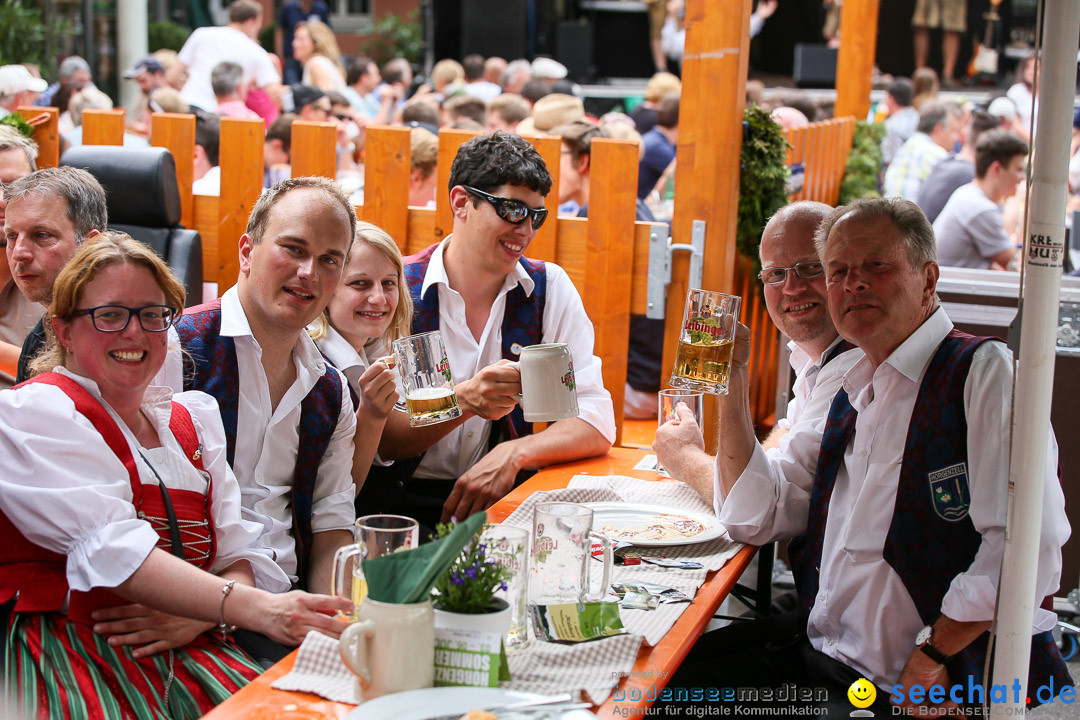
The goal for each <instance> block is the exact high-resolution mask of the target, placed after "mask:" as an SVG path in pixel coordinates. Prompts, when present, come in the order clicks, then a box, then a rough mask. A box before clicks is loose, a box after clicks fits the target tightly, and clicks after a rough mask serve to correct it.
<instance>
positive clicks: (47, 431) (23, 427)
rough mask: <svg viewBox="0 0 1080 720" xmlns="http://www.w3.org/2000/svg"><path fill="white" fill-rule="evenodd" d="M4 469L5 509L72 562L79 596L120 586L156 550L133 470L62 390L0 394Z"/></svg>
mask: <svg viewBox="0 0 1080 720" xmlns="http://www.w3.org/2000/svg"><path fill="white" fill-rule="evenodd" d="M0 466H2V467H3V468H4V472H3V473H0V509H2V510H3V512H4V514H5V515H6V516H7V518H8V519H9V520H10V521H11V522H12V523H13V524H14V525H15V527H16V528H18V530H19V531H20V532H21V533H22V534H23V535H24V536H26V538H27V539H28V540H29V541H31V542H33V543H34V544H36V545H39V546H41V547H43V548H45V549H46V550H51V551H53V552H56V553H60V554H62V555H65V556H67V580H68V584H69V585H70V587H71V589H72V590H79V591H87V590H90V589H91V588H93V587H106V588H112V587H116V586H118V585H120V584H121V583H123V582H124V581H125V580H127V579H128V578H129V577H130V576H131V575H132V573H134V572H135V570H136V569H138V567H139V566H140V565H141V564H142V563H143V561H144V560H145V559H146V557H147V555H149V554H150V551H151V550H153V548H154V546H155V545H156V544H157V541H158V535H157V533H156V532H155V531H154V530H153V528H151V527H150V525H149V524H148V523H147V522H145V521H143V520H140V519H138V517H137V516H136V513H135V507H134V506H133V505H132V494H131V480H130V475H129V474H128V470H127V468H125V467H124V465H123V463H121V462H120V460H119V459H117V457H116V455H115V454H114V453H113V452H112V450H110V449H109V447H108V446H107V445H106V444H105V441H104V440H103V439H102V436H101V434H100V433H99V432H98V431H97V430H95V429H94V427H93V426H92V425H91V424H90V422H89V421H88V420H87V419H86V418H85V417H84V416H83V415H82V414H81V413H79V412H78V411H77V410H76V409H75V404H74V403H73V402H72V401H71V399H70V398H68V396H67V395H66V394H64V393H63V392H62V391H61V390H59V389H58V388H55V387H52V386H48V385H39V384H33V385H28V386H25V387H22V388H19V389H17V390H5V391H4V392H2V393H0Z"/></svg>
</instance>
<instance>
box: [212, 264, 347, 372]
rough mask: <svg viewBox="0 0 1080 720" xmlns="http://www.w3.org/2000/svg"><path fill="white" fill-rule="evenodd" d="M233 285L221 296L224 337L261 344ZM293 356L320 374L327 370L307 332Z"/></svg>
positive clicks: (302, 334) (298, 343)
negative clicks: (244, 338) (240, 338)
mask: <svg viewBox="0 0 1080 720" xmlns="http://www.w3.org/2000/svg"><path fill="white" fill-rule="evenodd" d="M236 288H237V286H236V285H233V286H232V287H231V288H229V289H228V290H226V291H225V294H224V295H222V296H221V330H220V332H219V334H220V335H221V336H222V337H234V338H235V337H248V338H251V341H252V342H254V343H255V345H256V346H258V345H259V341H258V340H256V339H255V336H254V335H253V334H252V332H251V323H249V322H248V319H247V314H246V313H245V312H244V306H243V305H242V304H241V303H240V293H239V291H238V290H237V289H236ZM293 356H294V358H295V360H296V361H297V362H299V363H300V364H302V365H303V366H305V367H308V368H311V369H312V370H314V371H315V372H316V373H318V374H319V375H322V374H323V373H325V372H326V361H325V360H324V359H323V356H322V353H321V352H319V348H317V347H315V341H314V340H312V339H311V336H310V335H308V334H307V333H306V332H301V333H300V336H299V337H298V338H297V339H296V344H295V345H294V346H293Z"/></svg>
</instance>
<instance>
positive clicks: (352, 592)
mask: <svg viewBox="0 0 1080 720" xmlns="http://www.w3.org/2000/svg"><path fill="white" fill-rule="evenodd" d="M353 537H354V538H355V539H356V542H355V543H353V544H352V545H345V546H343V547H340V548H338V550H337V552H336V553H334V566H333V568H332V570H331V575H330V588H331V592H332V593H333V595H334V596H336V597H343V598H347V599H349V600H352V603H353V605H356V606H357V607H359V606H360V604H361V603H362V602H364V598H366V597H367V579H366V578H365V577H364V570H363V568H362V567H361V565H360V561H361V560H364V559H367V558H377V557H382V556H383V555H389V554H390V553H393V552H398V551H399V550H413V549H415V548H416V546H417V544H418V543H419V542H420V525H419V523H417V522H416V521H415V520H413V519H412V518H411V517H405V516H404V515H365V516H363V517H362V518H359V519H358V520H357V521H356V524H355V527H354V529H353Z"/></svg>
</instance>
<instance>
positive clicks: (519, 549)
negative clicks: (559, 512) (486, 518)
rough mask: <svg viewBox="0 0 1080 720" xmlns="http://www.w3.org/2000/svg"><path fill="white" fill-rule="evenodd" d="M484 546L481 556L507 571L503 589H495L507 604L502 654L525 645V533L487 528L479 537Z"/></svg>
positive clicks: (513, 528) (499, 526)
mask: <svg viewBox="0 0 1080 720" xmlns="http://www.w3.org/2000/svg"><path fill="white" fill-rule="evenodd" d="M481 541H482V542H483V543H484V545H485V546H486V547H487V550H486V552H485V557H487V558H488V559H489V560H494V561H495V562H497V563H499V564H500V565H502V566H503V567H506V568H509V569H510V573H511V574H510V577H509V578H508V579H507V581H506V590H499V591H498V592H496V593H495V597H501V598H502V599H504V600H506V602H507V603H508V604H509V605H510V631H509V632H508V633H507V635H506V638H505V640H504V643H505V646H506V652H508V653H512V652H516V651H518V650H521V649H523V648H525V647H526V646H527V645H528V644H529V625H528V617H527V615H526V613H525V590H526V588H527V587H528V585H529V576H528V558H529V531H528V530H525V529H523V528H517V527H514V526H513V525H489V526H488V527H487V528H486V529H485V530H484V534H483V535H482V536H481Z"/></svg>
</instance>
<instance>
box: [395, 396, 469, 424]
mask: <svg viewBox="0 0 1080 720" xmlns="http://www.w3.org/2000/svg"><path fill="white" fill-rule="evenodd" d="M405 405H406V407H408V409H409V424H410V425H412V426H413V427H416V426H419V425H432V424H434V423H438V422H443V421H444V420H450V419H452V418H456V417H458V416H459V415H461V406H460V405H458V399H457V393H455V392H454V389H453V388H448V387H428V388H416V389H414V390H412V391H411V392H409V393H408V394H407V395H406V396H405Z"/></svg>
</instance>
